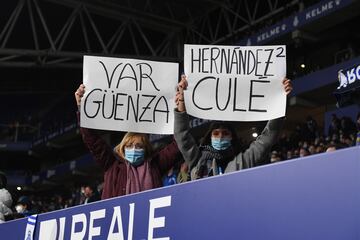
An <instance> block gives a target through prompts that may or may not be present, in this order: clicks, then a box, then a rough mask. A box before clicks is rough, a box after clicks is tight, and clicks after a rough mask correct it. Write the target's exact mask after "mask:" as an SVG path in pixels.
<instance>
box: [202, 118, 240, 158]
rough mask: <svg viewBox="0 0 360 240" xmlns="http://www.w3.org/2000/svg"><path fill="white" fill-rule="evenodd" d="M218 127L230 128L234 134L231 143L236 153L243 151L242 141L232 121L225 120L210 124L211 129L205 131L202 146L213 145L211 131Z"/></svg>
mask: <svg viewBox="0 0 360 240" xmlns="http://www.w3.org/2000/svg"><path fill="white" fill-rule="evenodd" d="M218 128H222V129H228V130H229V131H230V132H231V135H232V140H231V145H232V147H233V149H234V152H235V154H238V153H239V152H240V151H241V149H242V146H241V142H240V140H239V138H238V137H237V134H236V132H235V130H234V128H233V126H232V125H231V123H230V122H224V121H215V122H212V123H211V124H210V126H209V129H208V130H207V132H206V133H205V136H204V137H203V138H202V139H201V140H200V145H201V146H204V145H211V133H212V131H213V130H214V129H218Z"/></svg>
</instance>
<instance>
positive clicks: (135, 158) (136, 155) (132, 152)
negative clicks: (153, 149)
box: [125, 148, 145, 166]
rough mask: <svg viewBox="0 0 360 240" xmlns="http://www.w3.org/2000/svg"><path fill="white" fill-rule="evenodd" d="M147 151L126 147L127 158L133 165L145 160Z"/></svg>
mask: <svg viewBox="0 0 360 240" xmlns="http://www.w3.org/2000/svg"><path fill="white" fill-rule="evenodd" d="M144 156H145V151H144V149H142V148H141V149H136V148H132V149H126V148H125V159H126V160H127V161H128V162H129V163H130V164H131V165H133V166H138V165H140V164H142V163H143V162H144Z"/></svg>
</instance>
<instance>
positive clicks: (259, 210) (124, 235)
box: [0, 147, 360, 240]
mask: <svg viewBox="0 0 360 240" xmlns="http://www.w3.org/2000/svg"><path fill="white" fill-rule="evenodd" d="M359 189H360V147H352V148H348V149H343V150H338V151H336V152H333V153H323V154H318V155H313V156H309V157H304V158H301V159H295V160H289V161H285V162H280V163H276V164H270V165H266V166H261V167H257V168H253V169H248V170H243V171H240V172H235V173H230V174H226V175H222V176H216V177H211V178H206V179H202V180H198V181H193V182H189V183H184V184H178V185H174V186H170V187H164V188H159V189H154V190H151V191H146V192H142V193H138V194H133V195H129V196H124V197H117V198H113V199H108V200H103V201H99V202H95V203H91V204H87V205H82V206H77V207H72V208H68V209H65V210H59V211H55V212H50V213H45V214H40V215H38V216H37V217H36V216H35V217H29V218H25V219H20V220H14V221H11V222H7V223H4V224H0V236H1V239H7V240H12V239H32V238H31V234H32V232H34V239H46V240H50V239H162V240H165V239H277V240H279V239H287V240H288V239H292V240H295V239H299V240H300V239H301V240H304V239H327V240H332V239H334V240H335V239H360V191H359Z"/></svg>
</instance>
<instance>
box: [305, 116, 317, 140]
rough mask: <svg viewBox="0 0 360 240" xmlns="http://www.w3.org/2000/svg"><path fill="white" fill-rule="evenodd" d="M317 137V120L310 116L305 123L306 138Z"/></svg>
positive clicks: (312, 138)
mask: <svg viewBox="0 0 360 240" xmlns="http://www.w3.org/2000/svg"><path fill="white" fill-rule="evenodd" d="M316 137H318V125H317V122H316V121H315V119H313V118H312V117H311V116H308V117H307V119H306V125H305V140H307V141H313V140H314V139H315V138H316Z"/></svg>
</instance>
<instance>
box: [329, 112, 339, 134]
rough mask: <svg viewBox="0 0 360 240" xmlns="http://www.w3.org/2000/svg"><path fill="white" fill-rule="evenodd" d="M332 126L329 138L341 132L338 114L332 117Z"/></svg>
mask: <svg viewBox="0 0 360 240" xmlns="http://www.w3.org/2000/svg"><path fill="white" fill-rule="evenodd" d="M331 116H332V117H331V124H330V126H329V131H328V136H332V135H333V134H339V130H340V120H339V119H338V117H337V116H336V114H332V115H331Z"/></svg>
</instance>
